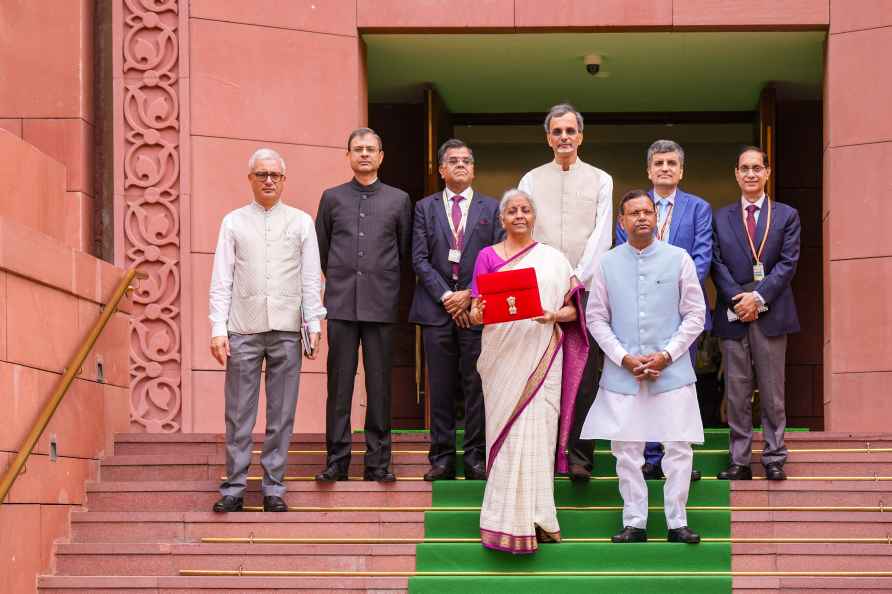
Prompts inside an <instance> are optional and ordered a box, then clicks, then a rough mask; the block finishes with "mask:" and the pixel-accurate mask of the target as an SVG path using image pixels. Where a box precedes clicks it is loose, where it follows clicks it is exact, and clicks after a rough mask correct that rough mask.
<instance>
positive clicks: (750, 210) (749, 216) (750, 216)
mask: <svg viewBox="0 0 892 594" xmlns="http://www.w3.org/2000/svg"><path fill="white" fill-rule="evenodd" d="M757 210H759V207H758V206H756V205H755V204H750V205H749V206H747V207H746V232H747V233H749V234H750V239H751V240H753V243H755V241H756V214H755V213H756V211H757Z"/></svg>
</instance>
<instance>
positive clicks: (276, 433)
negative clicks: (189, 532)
mask: <svg viewBox="0 0 892 594" xmlns="http://www.w3.org/2000/svg"><path fill="white" fill-rule="evenodd" d="M248 170H249V173H248V180H249V181H250V183H251V190H252V191H253V193H254V201H253V202H251V204H248V205H247V206H243V207H241V208H239V209H236V210H234V211H232V212H230V213H229V214H227V215H226V216H225V217H224V218H223V223H222V224H221V225H220V238H219V240H218V241H217V249H216V251H215V252H214V269H213V274H212V277H211V289H210V319H211V324H212V331H211V336H212V337H213V338H211V355H213V356H214V358H215V359H216V360H217V361H219V362H220V364H221V365H225V366H226V383H225V388H224V394H225V398H226V474H227V476H226V479H225V480H224V481H223V484H221V485H220V494H221V495H222V498H221V499H220V500H219V501H217V502H216V503H215V504H214V511H215V512H234V511H241V509H242V501H243V496H244V492H245V488H246V486H247V478H248V467H249V466H250V465H251V450H252V446H253V440H252V439H251V432H252V430H253V428H254V423H255V421H256V420H257V403H258V398H259V394H260V376H261V366H262V365H263V362H264V361H266V439H265V440H264V442H263V452H262V453H261V455H260V464H261V465H262V466H263V483H262V484H261V488H262V490H263V509H264V511H271V512H284V511H288V506H287V505H286V504H285V501H284V500H283V498H282V497H283V495H285V491H286V488H285V483H284V482H283V480H284V477H285V467H286V463H287V460H288V446H289V444H290V442H291V433H292V431H293V429H294V410H295V407H296V406H297V390H298V387H299V384H300V362H301V350H303V351H304V352H305V353H306V354H307V357H309V358H310V359H315V358H316V352H317V349H318V347H319V339H320V336H321V320H322V319H323V318H324V317H325V308H324V307H322V299H321V295H320V293H321V273H320V264H319V247H318V244H317V242H316V231H315V229H314V228H313V219H312V218H311V217H310V215H308V214H307V213H305V212H303V211H302V210H298V209H296V208H292V207H290V206H287V205H285V204H282V203H281V202H280V201H279V198H280V196H281V195H282V190H283V189H284V187H285V161H284V160H283V159H282V157H281V156H280V155H279V153H277V152H276V151H274V150H271V149H260V150H258V151H257V152H255V153H254V154H253V155H252V156H251V159H250V160H249V161H248ZM301 311H303V320H301ZM302 322H303V323H306V324H307V325H308V330H309V334H308V337H309V344H307V345H303V348H302V345H301V323H302Z"/></svg>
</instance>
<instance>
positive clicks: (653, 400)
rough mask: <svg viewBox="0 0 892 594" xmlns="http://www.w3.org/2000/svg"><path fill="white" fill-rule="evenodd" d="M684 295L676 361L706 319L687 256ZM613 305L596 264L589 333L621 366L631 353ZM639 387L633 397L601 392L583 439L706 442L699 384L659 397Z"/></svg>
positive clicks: (672, 352) (672, 349)
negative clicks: (615, 325)
mask: <svg viewBox="0 0 892 594" xmlns="http://www.w3.org/2000/svg"><path fill="white" fill-rule="evenodd" d="M679 292H680V295H681V299H680V302H679V305H678V312H679V314H681V316H682V321H681V325H680V326H679V328H678V331H677V332H676V333H675V334H674V335H673V336H672V339H671V340H670V341H669V344H668V345H667V346H666V349H665V350H666V351H668V353H669V356H670V357H672V360H673V361H677V360H678V359H679V358H680V357H689V356H690V355H689V354H688V348H689V347H690V346H691V344H693V342H694V341H695V340H696V339H697V337H698V336H699V335H700V333H701V331H702V329H703V324H704V321H705V319H706V304H705V302H704V300H703V291H702V289H701V288H700V281H699V280H698V278H697V268H696V267H695V266H694V261H693V260H692V259H691V257H690V256H689V255H688V254H687V253H685V254H684V256H683V258H682V264H681V275H680V279H679ZM609 303H610V301H609V300H608V297H607V284H606V281H605V279H604V274H603V272H602V270H601V267H600V266H597V267H595V270H594V271H593V274H592V284H591V292H590V294H589V297H588V305H587V307H586V312H585V316H586V320H587V323H588V328H589V331H590V332H591V333H592V337H593V338H594V339H595V340H596V341H597V343H598V344H599V345H600V346H601V350H603V351H604V355H605V356H606V357H609V358H610V360H611V361H613V362H614V363H616V364H617V365H619V366H622V361H623V358H624V357H625V356H626V355H628V354H629V352H628V351H627V350H626V349H625V348H624V347H623V346H622V344H620V341H619V339H618V338H617V337H616V335H615V334H614V333H613V330H612V328H611V327H610V319H611V317H610V316H611V313H610V305H609ZM639 386H640V388H639V392H638V394H636V395H634V396H630V395H629V394H619V393H617V392H611V391H610V390H606V389H604V388H600V389H599V390H598V395H597V397H596V398H595V402H594V404H593V405H592V408H591V409H590V410H589V413H588V416H587V417H586V419H585V423H584V424H583V426H582V433H581V434H580V437H581V438H583V439H611V440H617V441H656V442H664V441H686V442H691V443H703V421H702V420H701V419H700V407H699V406H698V404H697V390H696V385H695V384H693V383H692V384H688V385H687V386H682V387H681V388H677V389H675V390H669V391H668V392H661V393H659V394H651V393H650V390H649V382H648V381H647V380H644V381H641V382H640V383H639Z"/></svg>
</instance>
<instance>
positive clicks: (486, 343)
mask: <svg viewBox="0 0 892 594" xmlns="http://www.w3.org/2000/svg"><path fill="white" fill-rule="evenodd" d="M499 212H500V219H501V223H502V226H503V227H504V228H505V231H506V234H507V237H506V239H505V241H503V242H501V243H498V244H495V245H492V246H490V247H487V248H485V249H484V250H482V251H481V252H480V254H479V256H478V257H477V262H476V265H475V268H474V282H473V283H472V287H471V288H472V292H473V295H474V296H475V299H474V301H473V302H472V306H471V318H472V322H473V323H475V324H479V323H481V322H482V320H483V311H484V309H485V307H486V302H485V299H484V298H481V296H480V295H479V293H478V291H477V284H476V279H477V277H479V276H480V275H481V274H486V273H490V272H497V271H507V270H514V269H520V268H533V269H535V271H536V279H537V283H538V285H539V297H540V300H541V303H542V309H543V314H542V316H540V317H538V318H533V319H525V320H517V321H512V322H504V323H500V324H490V325H487V326H485V327H484V328H483V336H482V342H481V352H480V358H479V359H478V361H477V370H478V371H479V372H480V377H481V379H482V381H483V399H484V403H485V409H486V452H487V473H488V479H487V482H486V491H485V493H484V496H483V506H482V508H481V512H480V537H481V541H482V543H483V546H485V547H487V548H490V549H496V550H500V551H506V552H510V553H514V554H523V553H533V552H535V551H536V549H537V548H538V543H539V542H560V539H561V533H560V526H559V525H558V520H557V510H556V509H555V503H554V475H555V471H557V472H566V471H567V468H566V466H567V461H566V444H567V438H568V436H569V430H570V424H571V422H572V419H573V400H574V398H575V395H576V390H577V389H578V386H579V381H580V379H581V376H582V371H583V367H584V366H585V360H586V356H587V352H588V342H587V340H586V336H585V320H584V315H583V309H582V308H581V306H580V302H579V292H580V291H581V289H582V287H580V286H579V284H578V282H577V281H576V279H575V277H574V276H573V269H572V267H571V266H570V263H569V262H568V261H567V258H566V257H565V256H564V255H563V254H562V253H561V252H560V251H558V250H556V249H554V248H552V247H550V246H547V245H545V244H540V243H537V242H536V241H534V240H533V226H534V225H535V222H536V207H535V204H534V203H533V200H532V199H531V197H530V196H529V195H527V194H526V193H525V192H522V191H520V190H516V189H512V190H508V191H507V192H505V195H504V196H503V197H502V200H501V202H500V204H499ZM562 394H563V397H562Z"/></svg>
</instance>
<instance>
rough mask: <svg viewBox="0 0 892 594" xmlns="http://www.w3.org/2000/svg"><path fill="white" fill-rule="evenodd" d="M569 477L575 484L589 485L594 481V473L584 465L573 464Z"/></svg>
mask: <svg viewBox="0 0 892 594" xmlns="http://www.w3.org/2000/svg"><path fill="white" fill-rule="evenodd" d="M568 476H569V477H570V480H571V481H573V482H574V483H587V482H589V481H590V480H592V473H591V472H590V471H589V469H588V468H586V467H585V466H583V465H582V464H571V465H570V472H569V473H568Z"/></svg>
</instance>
